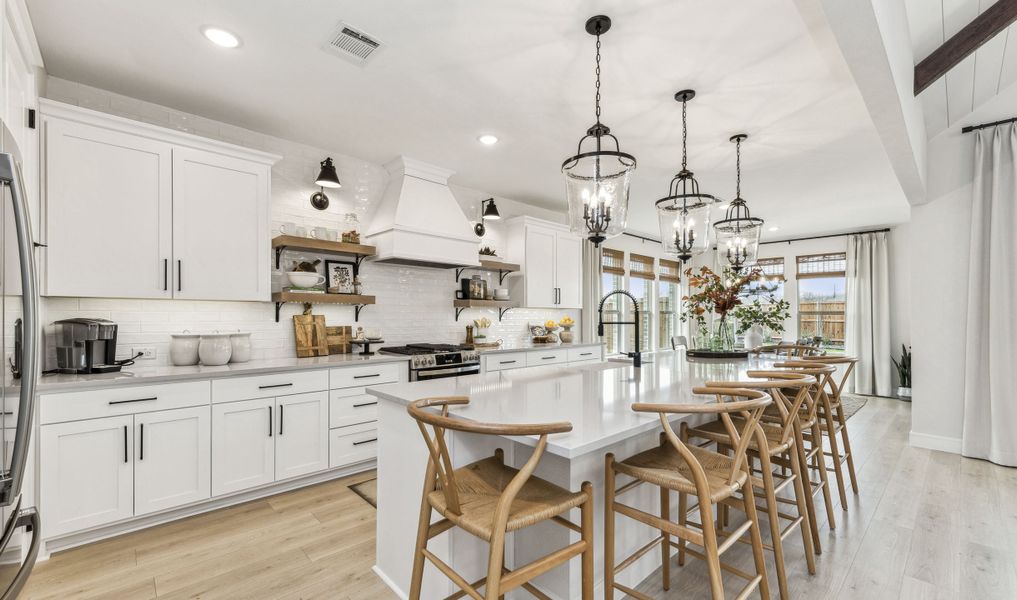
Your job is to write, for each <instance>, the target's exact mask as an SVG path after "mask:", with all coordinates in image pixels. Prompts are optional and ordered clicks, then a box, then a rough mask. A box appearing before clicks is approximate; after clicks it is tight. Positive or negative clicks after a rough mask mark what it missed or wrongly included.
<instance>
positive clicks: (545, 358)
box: [540, 356, 558, 360]
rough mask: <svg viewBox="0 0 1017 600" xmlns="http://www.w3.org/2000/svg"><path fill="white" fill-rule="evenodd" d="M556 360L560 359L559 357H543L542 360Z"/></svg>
mask: <svg viewBox="0 0 1017 600" xmlns="http://www.w3.org/2000/svg"><path fill="white" fill-rule="evenodd" d="M556 358H558V357H557V356H541V357H540V360H554V359H556Z"/></svg>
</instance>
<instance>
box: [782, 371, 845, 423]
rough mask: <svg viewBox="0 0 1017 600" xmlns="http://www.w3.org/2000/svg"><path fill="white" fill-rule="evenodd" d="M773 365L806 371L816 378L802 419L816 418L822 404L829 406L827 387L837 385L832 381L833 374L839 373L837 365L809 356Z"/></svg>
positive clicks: (805, 372)
mask: <svg viewBox="0 0 1017 600" xmlns="http://www.w3.org/2000/svg"><path fill="white" fill-rule="evenodd" d="M773 366H774V367H776V368H778V369H788V370H789V371H791V372H795V373H804V374H806V375H811V376H812V377H814V378H815V380H816V383H815V384H814V385H813V386H812V390H811V392H810V394H809V396H808V397H806V399H805V407H806V415H805V418H804V419H802V420H803V421H811V420H812V419H814V418H815V417H816V413H817V411H818V409H819V406H820V405H822V406H824V407H826V406H829V404H830V396H829V393H828V392H827V389H828V387H829V386H830V385H836V384H833V383H832V380H833V376H834V375H835V374H836V373H837V367H835V366H834V365H828V364H825V363H821V362H816V361H814V360H811V359H808V358H801V359H792V360H788V361H785V362H779V363H775V364H774V365H773Z"/></svg>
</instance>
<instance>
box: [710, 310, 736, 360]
mask: <svg viewBox="0 0 1017 600" xmlns="http://www.w3.org/2000/svg"><path fill="white" fill-rule="evenodd" d="M734 345H735V335H734V326H733V325H732V324H731V322H730V321H728V320H727V319H724V318H722V319H720V320H719V321H717V323H716V325H715V328H714V331H713V337H712V338H711V339H710V350H715V351H718V352H730V351H732V350H734Z"/></svg>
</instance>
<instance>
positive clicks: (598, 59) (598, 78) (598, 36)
mask: <svg viewBox="0 0 1017 600" xmlns="http://www.w3.org/2000/svg"><path fill="white" fill-rule="evenodd" d="M595 104H596V107H597V124H598V125H599V124H600V34H599V33H598V34H597V96H596V100H595Z"/></svg>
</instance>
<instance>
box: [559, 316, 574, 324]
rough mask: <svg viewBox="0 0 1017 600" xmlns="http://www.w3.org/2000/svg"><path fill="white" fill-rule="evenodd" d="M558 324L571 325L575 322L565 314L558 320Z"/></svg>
mask: <svg viewBox="0 0 1017 600" xmlns="http://www.w3.org/2000/svg"><path fill="white" fill-rule="evenodd" d="M558 324H559V325H561V326H562V327H572V326H573V325H575V324H576V322H575V321H574V320H573V319H572V317H570V316H568V315H565V316H564V317H562V319H561V321H558Z"/></svg>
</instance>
